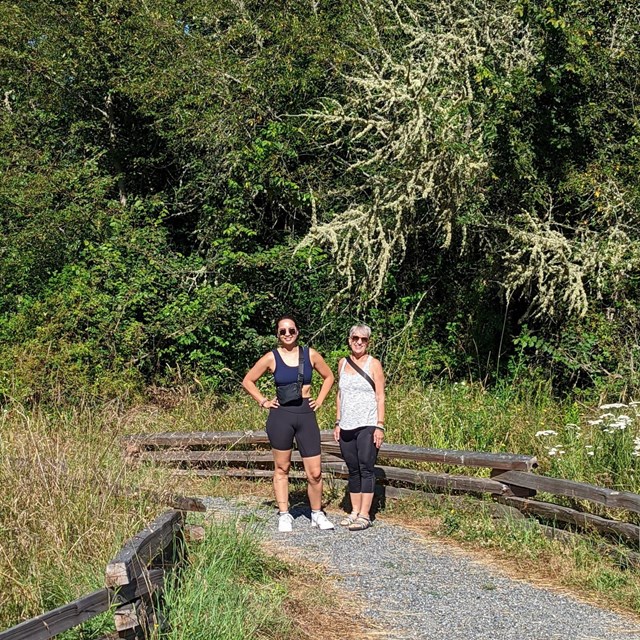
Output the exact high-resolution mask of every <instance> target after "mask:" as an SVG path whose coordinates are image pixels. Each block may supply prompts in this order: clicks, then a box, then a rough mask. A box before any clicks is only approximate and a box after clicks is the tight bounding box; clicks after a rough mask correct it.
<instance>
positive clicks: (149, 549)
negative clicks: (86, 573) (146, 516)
mask: <svg viewBox="0 0 640 640" xmlns="http://www.w3.org/2000/svg"><path fill="white" fill-rule="evenodd" d="M183 521H184V516H183V513H182V512H181V511H175V510H172V511H167V512H165V513H163V514H162V515H161V516H159V517H158V518H156V519H155V520H154V521H153V522H152V523H151V524H150V525H149V526H148V527H147V528H145V529H144V530H143V531H141V532H140V533H138V534H137V535H135V536H134V537H133V538H131V539H130V540H129V541H128V542H127V543H126V544H125V545H124V547H123V548H122V549H121V550H120V551H119V553H118V554H117V555H116V557H115V558H113V560H111V562H109V564H108V565H107V568H106V572H105V581H106V585H107V586H108V587H114V586H117V585H124V584H129V583H130V582H133V581H134V579H135V577H136V576H137V575H138V574H140V572H141V570H142V569H143V567H145V566H146V565H148V564H149V563H150V562H151V561H152V560H153V558H155V557H156V556H157V555H159V554H160V553H161V552H162V551H163V550H164V548H165V547H167V546H168V545H170V544H172V543H173V541H174V540H175V537H176V534H177V533H178V531H179V529H180V528H181V527H182V525H183Z"/></svg>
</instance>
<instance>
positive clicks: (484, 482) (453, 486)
mask: <svg viewBox="0 0 640 640" xmlns="http://www.w3.org/2000/svg"><path fill="white" fill-rule="evenodd" d="M322 469H323V470H324V471H332V472H333V473H335V474H338V475H341V476H347V475H348V474H349V470H348V468H347V465H346V464H345V463H344V462H329V463H326V464H323V465H322ZM375 474H376V478H377V479H379V480H393V481H395V482H405V483H407V484H413V485H415V486H427V487H435V488H437V489H444V490H447V491H464V492H473V493H491V494H497V495H505V494H510V489H509V487H508V486H507V485H506V484H503V483H501V482H498V481H496V480H491V479H489V478H474V477H471V476H457V475H451V474H448V473H430V472H427V471H416V470H415V469H399V468H396V467H387V466H376V467H375Z"/></svg>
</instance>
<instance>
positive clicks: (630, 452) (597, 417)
mask: <svg viewBox="0 0 640 640" xmlns="http://www.w3.org/2000/svg"><path fill="white" fill-rule="evenodd" d="M264 392H265V393H266V394H267V395H268V393H269V389H268V386H266V385H265V389H264ZM334 403H335V390H334V391H333V392H332V393H331V394H330V395H329V397H328V398H327V400H326V401H325V405H324V406H323V407H322V408H321V409H320V411H319V412H318V414H317V416H318V422H319V424H320V428H321V429H332V428H333V422H334V419H335V404H334ZM607 406H608V405H604V407H607ZM266 415H267V414H266V412H265V411H263V410H260V408H259V407H258V406H257V404H256V403H255V402H254V401H253V400H251V399H250V398H248V397H247V396H246V395H244V394H239V395H237V396H233V397H231V398H226V399H224V400H223V399H220V398H217V397H208V398H197V397H195V396H190V395H188V394H187V395H185V396H184V397H182V398H181V399H180V402H176V404H175V406H174V407H172V408H169V409H166V410H161V409H159V408H158V407H157V406H152V407H149V406H147V407H144V408H141V407H138V408H134V409H132V410H131V411H130V412H129V415H128V416H127V419H126V420H125V424H124V425H123V428H124V429H126V430H127V431H128V432H132V433H133V432H137V431H188V430H213V431H217V430H240V431H245V430H256V429H264V425H265V421H266ZM602 416H605V417H604V418H602ZM620 416H622V422H621V421H620V419H619V417H620ZM624 416H626V418H625V417H624ZM612 425H613V428H610V427H611V426H612ZM616 425H617V426H616ZM386 427H387V431H386V440H387V442H395V443H402V444H413V445H416V446H423V447H434V448H441V449H463V450H472V451H495V452H498V451H507V452H511V453H520V454H528V455H534V456H536V457H537V458H538V461H539V463H540V471H541V472H542V473H544V474H548V475H555V476H557V477H563V478H566V479H569V480H578V481H582V482H590V483H593V484H598V485H601V486H607V487H612V488H616V489H626V490H629V491H634V492H637V493H640V455H639V454H640V405H638V403H637V402H630V403H628V404H627V405H620V406H617V405H614V406H613V407H611V406H609V408H604V409H600V407H599V406H597V405H593V406H589V405H580V404H577V403H576V402H575V401H572V400H570V399H568V400H559V399H557V398H555V397H554V396H553V393H552V390H551V388H550V385H549V384H548V383H546V382H544V381H539V382H535V383H534V382H530V383H526V384H525V383H521V384H519V385H508V384H504V385H502V386H498V387H497V388H493V389H487V388H486V387H484V386H483V385H481V384H469V383H442V384H434V385H428V386H427V385H418V384H414V385H402V386H390V387H389V388H388V389H387V411H386ZM438 468H439V469H442V467H438ZM464 473H476V474H487V473H488V470H482V469H475V470H474V469H465V470H464Z"/></svg>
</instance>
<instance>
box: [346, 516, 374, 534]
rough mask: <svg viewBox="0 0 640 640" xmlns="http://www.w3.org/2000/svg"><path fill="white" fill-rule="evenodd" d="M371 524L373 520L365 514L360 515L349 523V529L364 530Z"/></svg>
mask: <svg viewBox="0 0 640 640" xmlns="http://www.w3.org/2000/svg"><path fill="white" fill-rule="evenodd" d="M370 526H371V520H369V518H365V517H364V516H358V517H357V518H356V519H355V521H354V522H353V523H352V524H350V525H349V531H364V530H365V529H368V528H369V527H370Z"/></svg>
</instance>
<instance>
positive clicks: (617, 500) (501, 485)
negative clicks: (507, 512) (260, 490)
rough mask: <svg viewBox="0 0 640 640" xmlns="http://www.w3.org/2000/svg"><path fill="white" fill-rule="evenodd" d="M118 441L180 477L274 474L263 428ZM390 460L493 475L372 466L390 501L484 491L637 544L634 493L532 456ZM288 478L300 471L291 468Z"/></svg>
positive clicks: (418, 452)
mask: <svg viewBox="0 0 640 640" xmlns="http://www.w3.org/2000/svg"><path fill="white" fill-rule="evenodd" d="M321 436H322V468H323V471H325V472H327V473H328V474H330V475H332V476H334V477H335V478H346V477H347V475H348V473H347V468H346V465H345V464H344V462H343V460H342V459H341V457H340V448H339V445H338V443H336V442H335V441H334V440H333V431H322V432H321ZM123 444H124V447H125V451H126V455H127V456H128V458H129V460H131V461H133V460H138V461H148V462H154V463H160V464H170V465H172V466H178V467H180V468H182V469H183V471H182V472H184V473H195V474H198V475H202V476H205V475H209V476H232V477H253V478H258V477H269V476H272V475H273V471H272V466H273V465H272V456H271V453H270V451H269V450H268V449H266V450H265V449H264V448H262V449H260V448H256V446H257V447H260V445H267V444H268V438H267V435H266V433H265V432H264V431H248V432H242V431H231V432H196V433H159V434H146V435H133V436H127V437H125V438H124V439H123ZM393 460H409V461H414V462H427V463H435V464H441V465H447V466H452V467H485V468H488V469H490V470H491V471H490V477H489V478H479V477H474V476H470V475H455V474H450V473H432V472H427V471H418V470H415V469H409V468H401V467H394V466H390V465H387V464H384V465H380V464H379V465H377V466H376V476H377V478H378V481H379V483H378V484H379V485H380V487H381V489H382V491H383V493H384V494H385V495H386V496H388V497H394V496H400V495H407V487H410V488H412V489H413V490H416V489H418V490H423V491H424V490H427V491H432V492H433V491H434V490H436V491H439V492H447V493H450V494H452V493H453V494H458V493H470V494H489V495H491V496H493V497H494V498H495V500H496V501H497V502H499V503H501V504H502V505H506V506H507V507H510V508H514V509H517V510H518V511H519V512H521V513H524V514H526V515H532V516H535V517H537V518H539V519H541V520H543V521H547V522H549V521H551V522H552V523H553V524H554V525H557V524H561V525H570V526H571V527H574V528H578V529H581V530H587V531H597V532H599V533H601V534H603V535H605V536H608V537H609V538H614V539H615V540H616V541H623V542H626V543H627V544H629V545H631V546H634V547H638V546H640V527H639V526H638V525H636V524H634V523H632V522H627V521H625V518H627V519H631V518H630V517H629V512H631V513H640V495H637V494H635V493H631V492H628V491H614V490H611V489H605V488H602V487H596V486H593V485H590V484H585V483H581V482H573V481H570V480H563V479H561V478H552V477H549V476H544V475H541V474H540V473H538V472H537V467H538V462H537V460H536V458H535V457H533V456H526V455H517V454H511V453H481V452H474V451H452V450H446V449H429V448H422V447H414V446H411V445H398V444H387V443H385V444H383V445H382V447H381V449H380V452H379V456H378V461H379V462H380V461H385V462H390V461H393ZM292 461H293V462H294V464H295V463H298V462H300V461H301V459H300V456H299V454H298V453H297V452H295V451H294V452H293V457H292ZM269 467H271V468H269ZM187 469H189V471H187ZM292 475H293V476H294V477H295V476H300V475H302V474H301V473H300V472H299V471H295V470H294V471H292ZM538 492H543V493H544V494H549V495H551V496H556V497H564V498H569V499H570V500H569V501H568V502H570V503H571V505H572V506H561V505H559V504H555V503H553V502H549V501H544V500H540V499H538V498H536V496H537V493H538ZM594 504H595V505H603V506H604V507H607V511H608V512H610V511H611V510H612V509H614V510H619V512H618V511H616V517H615V518H614V517H603V516H602V515H597V514H595V513H590V512H589V509H590V508H592V505H594ZM601 510H602V509H601ZM618 514H619V517H618Z"/></svg>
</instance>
